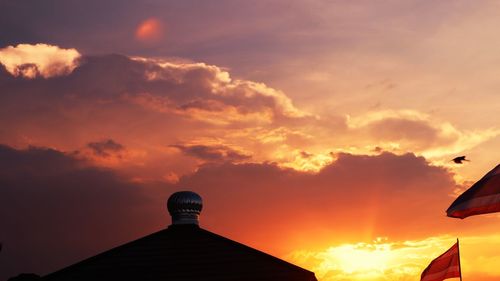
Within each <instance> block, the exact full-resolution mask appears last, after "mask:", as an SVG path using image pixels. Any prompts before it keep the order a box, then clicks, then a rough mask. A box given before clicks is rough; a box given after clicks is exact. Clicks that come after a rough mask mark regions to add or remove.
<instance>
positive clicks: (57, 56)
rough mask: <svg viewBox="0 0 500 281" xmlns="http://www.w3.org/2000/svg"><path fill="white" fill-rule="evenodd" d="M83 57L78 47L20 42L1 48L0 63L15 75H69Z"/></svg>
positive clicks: (46, 76)
mask: <svg viewBox="0 0 500 281" xmlns="http://www.w3.org/2000/svg"><path fill="white" fill-rule="evenodd" d="M80 57H81V55H80V53H79V52H78V51H77V50H76V49H62V48H59V47H58V46H52V45H47V44H36V45H30V44H19V45H17V46H15V47H14V46H8V47H5V48H3V49H0V63H1V64H3V65H4V66H5V68H6V69H7V71H8V72H9V73H10V74H12V75H14V76H21V77H25V78H35V77H38V76H42V77H44V78H50V77H54V76H61V75H68V74H70V73H71V72H72V71H73V70H74V69H75V68H76V67H77V66H78V59H79V58H80Z"/></svg>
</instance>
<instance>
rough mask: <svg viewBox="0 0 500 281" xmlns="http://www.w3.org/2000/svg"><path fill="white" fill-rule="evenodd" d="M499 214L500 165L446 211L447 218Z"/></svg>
mask: <svg viewBox="0 0 500 281" xmlns="http://www.w3.org/2000/svg"><path fill="white" fill-rule="evenodd" d="M494 212H500V165H498V166H496V167H495V168H494V169H493V170H491V171H490V172H489V173H487V174H486V175H485V176H484V177H483V178H482V179H480V180H479V181H478V182H476V183H475V184H474V185H472V186H471V187H470V188H469V189H467V190H466V191H465V192H464V193H462V195H460V196H459V197H458V198H457V199H456V200H455V201H454V202H453V203H452V204H451V206H450V207H449V208H448V210H447V211H446V213H447V215H448V216H449V217H453V218H461V219H463V218H466V217H468V216H473V215H480V214H488V213H494Z"/></svg>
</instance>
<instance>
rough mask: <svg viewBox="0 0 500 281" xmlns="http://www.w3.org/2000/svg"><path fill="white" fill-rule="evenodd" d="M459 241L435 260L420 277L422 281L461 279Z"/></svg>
mask: <svg viewBox="0 0 500 281" xmlns="http://www.w3.org/2000/svg"><path fill="white" fill-rule="evenodd" d="M460 275H461V272H460V254H459V249H458V241H457V243H455V245H453V246H452V247H451V248H450V249H449V250H448V251H446V252H445V253H444V254H442V255H440V256H439V257H437V258H435V259H434V260H433V261H432V262H431V263H430V264H429V265H428V266H427V267H426V268H425V270H424V271H423V272H422V275H420V281H441V280H444V279H448V278H453V277H460Z"/></svg>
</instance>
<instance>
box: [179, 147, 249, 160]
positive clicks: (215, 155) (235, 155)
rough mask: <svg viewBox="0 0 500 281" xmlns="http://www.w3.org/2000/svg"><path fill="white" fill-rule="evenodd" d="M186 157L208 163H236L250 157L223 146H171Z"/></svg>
mask: <svg viewBox="0 0 500 281" xmlns="http://www.w3.org/2000/svg"><path fill="white" fill-rule="evenodd" d="M171 147H175V148H178V149H179V150H180V151H182V152H183V153H185V154H186V155H189V156H192V157H195V158H199V159H201V160H205V161H209V162H238V161H242V160H247V159H250V158H251V156H250V155H247V154H244V153H241V152H239V151H237V150H234V149H232V148H230V147H227V146H224V145H212V146H210V145H171Z"/></svg>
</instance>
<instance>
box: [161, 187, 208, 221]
mask: <svg viewBox="0 0 500 281" xmlns="http://www.w3.org/2000/svg"><path fill="white" fill-rule="evenodd" d="M167 208H168V212H169V213H170V215H171V216H172V224H174V225H175V224H195V225H198V224H199V217H200V213H201V209H202V208H203V201H202V199H201V196H200V195H198V194H197V193H194V192H192V191H179V192H175V193H174V194H172V195H171V196H170V198H168V201H167Z"/></svg>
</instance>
